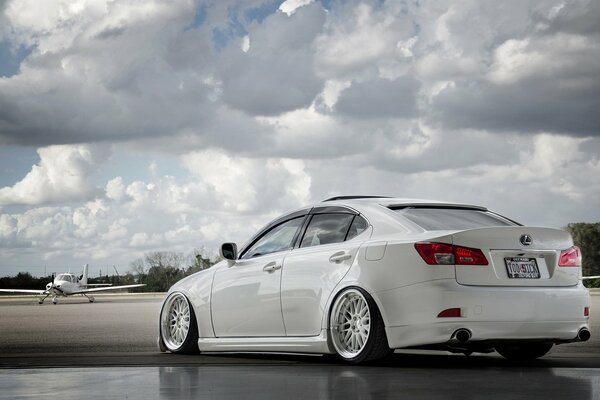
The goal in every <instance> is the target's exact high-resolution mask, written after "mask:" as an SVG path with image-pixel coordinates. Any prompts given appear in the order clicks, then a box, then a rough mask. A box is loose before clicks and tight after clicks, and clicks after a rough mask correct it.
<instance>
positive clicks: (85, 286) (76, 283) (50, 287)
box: [0, 264, 146, 304]
mask: <svg viewBox="0 0 600 400" xmlns="http://www.w3.org/2000/svg"><path fill="white" fill-rule="evenodd" d="M87 281H88V265H87V264H85V265H84V266H83V274H82V275H81V276H77V275H75V274H72V273H70V272H66V273H62V274H59V275H58V276H57V277H56V278H55V277H54V274H52V282H48V284H47V285H46V289H45V290H29V289H0V292H5V293H32V294H39V295H41V296H42V297H40V299H39V301H38V302H39V303H40V304H44V300H46V298H48V296H52V304H56V303H58V301H57V300H56V298H57V297H59V296H63V297H67V296H72V295H74V294H80V295H82V296H85V297H86V298H87V299H88V300H89V301H90V303H93V302H94V296H91V295H89V293H96V292H104V291H108V290H120V289H129V288H134V287H140V286H146V284H143V283H138V284H135V285H122V286H112V285H111V284H110V283H87Z"/></svg>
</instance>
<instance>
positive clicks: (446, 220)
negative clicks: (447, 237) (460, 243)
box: [394, 207, 518, 231]
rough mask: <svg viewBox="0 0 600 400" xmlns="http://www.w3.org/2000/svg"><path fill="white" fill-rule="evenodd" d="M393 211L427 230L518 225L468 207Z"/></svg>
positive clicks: (418, 208)
mask: <svg viewBox="0 0 600 400" xmlns="http://www.w3.org/2000/svg"><path fill="white" fill-rule="evenodd" d="M394 211H396V212H397V213H398V214H400V215H402V216H403V217H404V218H406V219H408V220H410V221H412V222H414V223H415V224H417V225H419V226H420V227H421V228H423V229H425V230H428V231H439V230H455V229H474V228H483V227H486V226H516V225H518V224H517V223H515V222H513V221H510V220H508V219H506V218H504V217H502V216H500V215H498V214H494V213H491V212H489V211H482V210H474V209H468V208H437V207H423V208H421V207H406V208H400V209H395V210H394Z"/></svg>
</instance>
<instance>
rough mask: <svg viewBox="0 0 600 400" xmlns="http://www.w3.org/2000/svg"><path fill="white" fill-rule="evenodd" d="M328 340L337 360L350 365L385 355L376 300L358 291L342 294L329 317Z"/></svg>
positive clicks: (388, 349)
mask: <svg viewBox="0 0 600 400" xmlns="http://www.w3.org/2000/svg"><path fill="white" fill-rule="evenodd" d="M329 328H330V336H329V337H330V341H331V344H332V347H333V349H334V350H335V352H336V353H337V355H338V357H339V358H341V359H342V360H344V361H346V362H350V363H361V362H365V361H372V360H377V359H379V358H383V357H385V356H386V355H388V354H389V353H390V352H391V350H390V348H389V347H388V344H387V337H386V335H385V327H384V324H383V319H382V318H381V314H380V313H379V310H378V308H377V305H376V304H375V301H374V300H373V298H371V296H369V294H368V293H367V292H365V291H364V290H362V289H360V288H348V289H345V290H344V291H342V292H341V293H340V294H339V295H338V297H337V298H336V300H335V301H334V303H333V307H332V308H331V313H330V317H329Z"/></svg>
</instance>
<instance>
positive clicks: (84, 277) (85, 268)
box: [79, 264, 88, 285]
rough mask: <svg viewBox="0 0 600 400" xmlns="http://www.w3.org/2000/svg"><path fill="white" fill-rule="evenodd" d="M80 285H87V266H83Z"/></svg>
mask: <svg viewBox="0 0 600 400" xmlns="http://www.w3.org/2000/svg"><path fill="white" fill-rule="evenodd" d="M79 283H81V284H82V285H87V283H88V265H87V264H85V265H84V266H83V275H82V277H81V281H79Z"/></svg>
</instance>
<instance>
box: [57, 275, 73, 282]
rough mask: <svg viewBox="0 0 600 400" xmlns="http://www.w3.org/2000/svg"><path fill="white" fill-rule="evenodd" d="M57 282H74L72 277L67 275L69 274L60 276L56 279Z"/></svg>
mask: <svg viewBox="0 0 600 400" xmlns="http://www.w3.org/2000/svg"><path fill="white" fill-rule="evenodd" d="M56 280H57V281H67V282H72V280H71V275H67V274H61V275H58V276H57V277H56Z"/></svg>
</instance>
